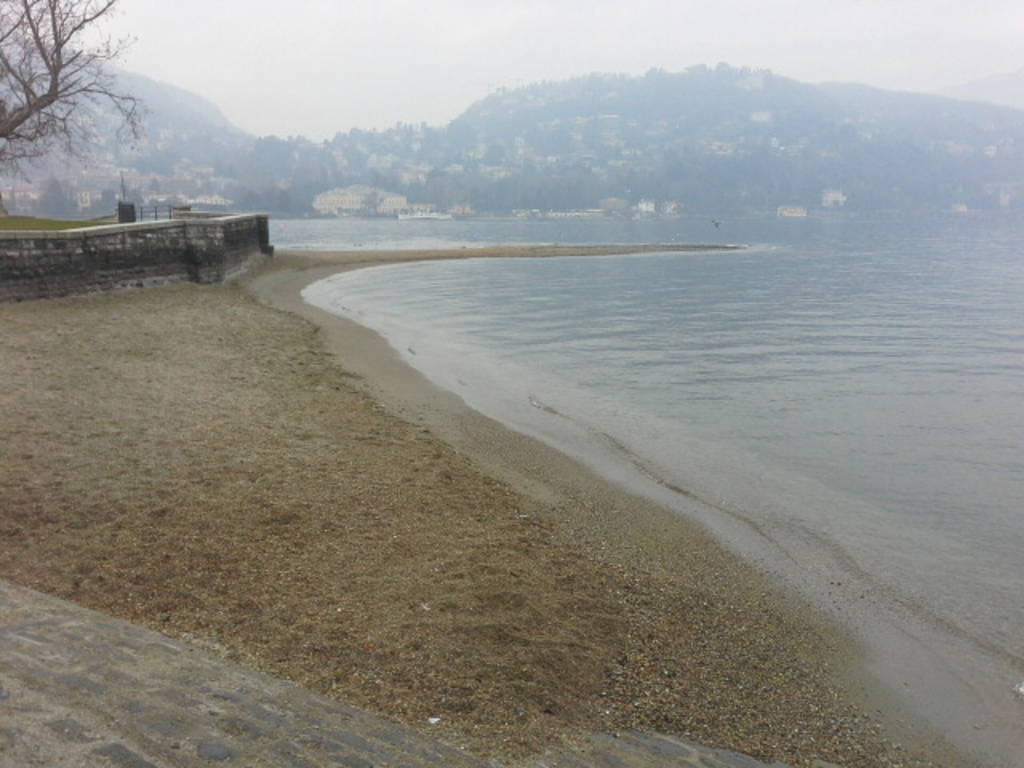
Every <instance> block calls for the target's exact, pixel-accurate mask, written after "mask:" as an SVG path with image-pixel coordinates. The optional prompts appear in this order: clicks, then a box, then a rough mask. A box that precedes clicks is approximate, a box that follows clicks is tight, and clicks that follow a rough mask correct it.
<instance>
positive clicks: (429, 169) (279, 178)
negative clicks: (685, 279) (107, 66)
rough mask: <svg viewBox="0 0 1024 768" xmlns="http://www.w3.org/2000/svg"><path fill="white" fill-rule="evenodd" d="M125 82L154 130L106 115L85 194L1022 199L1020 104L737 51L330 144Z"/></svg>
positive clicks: (883, 202)
mask: <svg viewBox="0 0 1024 768" xmlns="http://www.w3.org/2000/svg"><path fill="white" fill-rule="evenodd" d="M124 82H125V85H126V86H127V87H129V88H130V89H132V90H133V91H134V92H136V93H137V94H139V95H140V96H141V97H143V98H144V99H145V100H146V102H147V105H148V108H149V116H148V120H147V133H146V136H145V137H144V138H143V140H142V141H140V142H139V143H138V144H137V145H136V146H134V147H128V146H127V145H126V144H124V143H123V142H121V141H119V140H118V139H117V137H116V136H115V134H114V131H113V126H112V124H110V125H104V126H103V130H102V131H101V134H103V139H102V140H101V141H100V142H99V143H98V144H97V146H96V148H95V149H96V152H95V153H94V157H93V159H92V162H91V163H90V165H88V166H87V167H86V168H85V169H82V170H80V171H77V176H76V177H75V178H68V177H67V175H65V177H64V178H63V179H62V183H64V184H65V186H67V187H69V189H70V190H72V191H75V192H76V194H79V197H81V195H80V193H81V192H82V191H91V192H92V195H91V196H88V197H89V199H94V198H98V197H99V196H100V195H101V193H102V192H103V191H104V190H106V191H107V192H108V193H109V191H110V190H112V189H116V187H117V178H118V173H119V172H120V171H121V170H126V171H127V172H126V177H127V178H128V182H129V184H130V186H131V187H132V188H133V189H134V195H135V197H137V198H138V199H140V200H142V199H145V200H147V201H148V202H154V201H156V202H192V203H194V204H200V205H202V204H215V205H216V204H221V205H230V206H231V207H234V208H244V209H262V210H269V211H273V212H276V213H283V214H293V215H294V214H298V215H305V214H309V213H312V212H313V202H314V200H315V199H316V198H317V195H319V194H321V193H323V192H325V191H327V190H331V189H338V188H346V187H350V186H353V185H361V186H362V187H370V188H373V189H374V190H376V192H375V193H374V194H393V195H395V196H399V197H400V196H404V197H405V198H406V199H407V200H408V202H409V204H410V205H412V204H423V205H433V206H436V207H437V208H438V209H440V210H449V209H455V210H457V211H462V212H469V211H471V210H472V211H475V212H480V213H493V214H507V213H510V212H512V211H513V210H517V209H540V210H552V209H554V210H573V209H597V208H602V209H604V210H605V211H606V212H608V213H610V214H622V213H625V212H628V211H629V210H631V209H634V208H635V207H636V206H638V205H640V204H641V203H643V205H642V209H643V210H644V211H646V212H658V211H661V212H664V211H668V212H671V213H673V214H674V213H678V212H679V211H695V212H709V213H724V212H764V211H774V210H775V209H776V207H778V206H802V207H806V208H808V209H815V208H821V207H823V206H827V207H833V208H845V209H847V210H879V209H900V210H911V209H948V208H950V207H953V206H955V207H958V208H979V209H986V208H990V209H994V208H1020V207H1024V112H1022V111H1019V110H1014V109H1010V108H1007V107H1000V106H993V105H989V104H982V103H973V102H966V101H958V100H954V99H950V98H945V97H942V96H935V95H924V94H913V93H898V92H892V91H884V90H880V89H876V88H870V87H866V86H860V85H853V84H823V85H810V84H806V83H800V82H797V81H795V80H791V79H788V78H785V77H780V76H778V75H775V74H773V73H771V72H769V71H767V70H750V69H736V68H732V67H729V66H727V65H724V64H722V65H719V66H717V67H713V68H710V67H703V66H702V67H693V68H690V69H689V70H687V71H685V72H682V73H669V72H664V71H661V70H651V71H650V72H648V73H647V74H646V75H644V76H639V77H632V76H625V75H606V74H595V75H589V76H586V77H580V78H575V79H572V80H566V81H559V82H547V83H537V84H534V85H529V86H526V87H522V88H515V89H503V90H500V91H498V92H496V93H494V94H492V95H490V96H488V97H487V98H484V99H482V100H480V101H478V102H476V103H475V104H472V105H470V106H469V108H467V109H466V110H465V111H464V112H463V113H462V114H461V115H460V116H459V117H458V118H456V119H455V120H453V121H452V122H450V123H449V124H448V125H445V126H438V127H431V126H427V125H422V124H421V125H405V124H399V125H397V126H395V127H394V128H391V129H388V130H384V131H362V130H352V131H348V132H345V133H339V134H337V135H336V136H335V137H334V138H333V139H331V140H329V141H325V142H313V141H310V140H308V139H305V138H302V137H291V138H287V139H282V138H278V137H263V138H256V137H253V136H251V135H248V134H245V133H244V132H242V131H240V130H238V129H237V128H235V127H234V126H233V125H231V123H230V122H228V121H227V120H226V119H225V118H224V117H223V115H222V114H221V113H220V111H219V110H218V109H217V107H216V106H215V105H213V104H211V103H209V102H208V101H206V100H204V99H202V98H200V97H197V96H195V95H194V94H190V93H188V92H186V91H183V90H181V89H178V88H174V87H173V86H166V85H163V84H160V83H156V82H155V81H152V80H149V79H147V78H141V77H139V76H134V75H125V76H124ZM98 124H102V120H100V121H99V123H98ZM49 172H50V173H52V174H54V175H55V176H58V177H60V174H59V173H58V172H57V169H56V167H51V169H50V170H49ZM105 199H106V200H107V202H109V194H107V196H106V198H105ZM104 204H106V202H105V203H104Z"/></svg>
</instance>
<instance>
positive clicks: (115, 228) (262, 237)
mask: <svg viewBox="0 0 1024 768" xmlns="http://www.w3.org/2000/svg"><path fill="white" fill-rule="evenodd" d="M186 216H187V214H186ZM268 230H269V228H268V221H267V217H266V216H262V215H238V216H217V217H198V216H196V217H187V218H183V219H176V220H172V221H153V222H141V223H137V224H112V225H109V226H101V227H89V228H85V229H69V230H65V231H63V232H27V231H26V232H17V231H10V232H0V301H21V300H24V299H45V298H53V297H56V296H71V295H75V294H82V293H91V292H93V291H107V290H111V289H114V288H124V287H129V286H142V285H153V284H159V283H167V282H176V281H182V280H191V281H192V282H197V283H217V282H222V281H224V280H230V279H232V278H234V277H237V276H238V275H239V274H241V273H242V272H243V271H244V270H245V268H246V266H247V265H248V264H249V263H250V262H251V261H252V260H253V259H254V258H258V257H259V256H260V255H263V254H271V253H272V252H273V248H272V247H271V246H270V243H269V231H268Z"/></svg>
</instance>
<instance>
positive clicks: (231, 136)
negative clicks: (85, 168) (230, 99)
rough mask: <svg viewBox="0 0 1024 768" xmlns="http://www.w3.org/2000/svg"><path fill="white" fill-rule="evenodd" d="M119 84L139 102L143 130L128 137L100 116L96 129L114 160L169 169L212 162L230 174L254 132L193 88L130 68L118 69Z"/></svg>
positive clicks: (152, 170)
mask: <svg viewBox="0 0 1024 768" xmlns="http://www.w3.org/2000/svg"><path fill="white" fill-rule="evenodd" d="M117 79H118V87H119V88H120V89H121V90H122V91H123V92H124V93H130V94H131V95H133V96H135V97H136V98H138V99H139V100H140V101H141V103H142V106H143V125H142V129H143V130H142V136H141V137H140V139H139V140H138V141H137V142H134V143H133V142H130V141H126V140H125V137H124V136H123V132H119V131H118V127H119V123H118V121H117V120H116V119H113V117H112V116H111V115H109V114H103V115H102V116H100V117H98V118H97V120H98V125H99V126H100V128H99V130H98V131H97V133H98V134H99V135H100V137H101V142H102V146H103V148H104V149H105V150H106V152H107V153H108V157H109V159H110V160H111V161H113V162H114V163H115V164H116V165H118V166H121V167H132V168H135V169H136V170H138V171H139V172H140V173H157V174H161V175H172V174H174V173H175V171H176V169H177V170H180V169H181V167H182V166H184V167H186V168H188V167H192V168H213V169H214V171H215V174H216V175H234V174H235V172H236V171H235V166H236V164H237V163H236V159H237V155H238V153H240V152H242V151H244V150H245V149H246V148H248V147H249V146H251V145H252V143H253V141H254V137H252V136H250V135H249V134H247V133H245V132H244V131H242V130H241V129H239V128H237V127H236V126H235V125H233V124H232V123H231V122H230V121H229V120H228V119H227V118H226V117H224V114H223V113H222V112H221V111H220V109H219V108H218V107H217V106H216V105H215V104H213V103H212V102H211V101H209V100H207V99H205V98H203V97H202V96H199V95H197V94H195V93H192V92H191V91H186V90H184V89H182V88H178V87H177V86H174V85H170V84H168V83H161V82H158V81H156V80H152V79H150V78H148V77H144V76H142V75H139V74H134V73H130V72H118V73H117Z"/></svg>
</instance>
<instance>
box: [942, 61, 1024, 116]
mask: <svg viewBox="0 0 1024 768" xmlns="http://www.w3.org/2000/svg"><path fill="white" fill-rule="evenodd" d="M940 93H941V94H942V95H943V96H949V97H951V98H954V99H965V100H967V101H986V102H988V103H990V104H1001V105H1003V106H1006V107H1013V108H1014V109H1024V69H1020V70H1018V71H1017V72H1008V73H1006V74H1003V75H993V76H992V77H985V78H982V79H980V80H972V81H971V82H969V83H964V84H963V85H957V86H953V87H952V88H946V89H944V90H942V91H940Z"/></svg>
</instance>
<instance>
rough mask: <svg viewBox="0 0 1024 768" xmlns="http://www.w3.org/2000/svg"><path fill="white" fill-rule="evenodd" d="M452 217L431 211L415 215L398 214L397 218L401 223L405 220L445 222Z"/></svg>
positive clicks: (419, 212)
mask: <svg viewBox="0 0 1024 768" xmlns="http://www.w3.org/2000/svg"><path fill="white" fill-rule="evenodd" d="M451 217H452V215H451V214H450V213H434V212H433V211H416V212H415V213H400V214H398V218H399V220H401V221H407V220H416V219H420V220H424V219H426V220H432V221H447V220H448V219H450V218H451Z"/></svg>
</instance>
